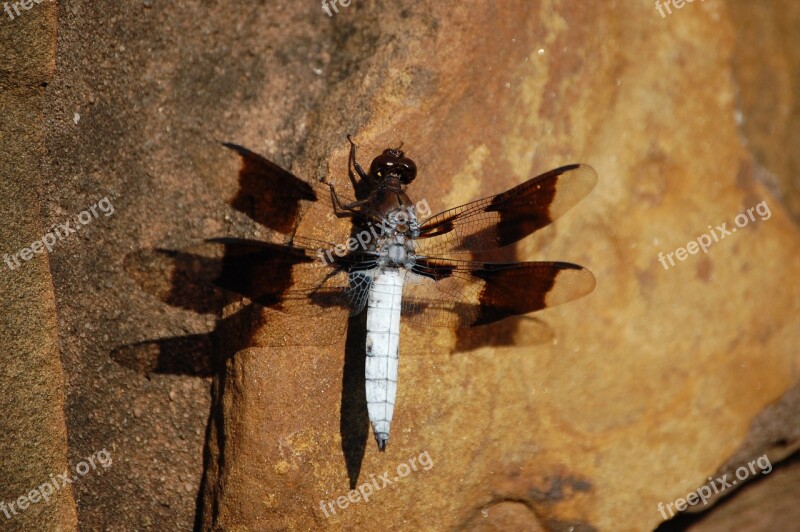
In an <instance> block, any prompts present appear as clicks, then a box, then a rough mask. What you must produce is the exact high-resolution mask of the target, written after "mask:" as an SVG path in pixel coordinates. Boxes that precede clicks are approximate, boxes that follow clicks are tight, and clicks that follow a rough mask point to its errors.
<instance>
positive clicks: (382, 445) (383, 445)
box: [375, 434, 389, 452]
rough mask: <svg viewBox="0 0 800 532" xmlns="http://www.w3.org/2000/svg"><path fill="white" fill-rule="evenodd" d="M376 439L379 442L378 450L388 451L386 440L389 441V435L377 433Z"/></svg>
mask: <svg viewBox="0 0 800 532" xmlns="http://www.w3.org/2000/svg"><path fill="white" fill-rule="evenodd" d="M375 441H377V442H378V450H379V451H380V452H385V451H386V442H388V441H389V436H387V435H384V434H381V435H380V436H379V435H377V434H376V435H375Z"/></svg>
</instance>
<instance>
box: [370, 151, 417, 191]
mask: <svg viewBox="0 0 800 532" xmlns="http://www.w3.org/2000/svg"><path fill="white" fill-rule="evenodd" d="M369 173H370V175H371V176H373V177H375V178H377V179H379V180H385V179H387V178H392V177H393V178H395V179H399V180H400V183H401V184H403V185H408V184H409V183H411V182H412V181H414V178H415V177H417V165H416V164H414V161H412V160H411V159H409V158H408V157H406V156H405V153H403V152H402V151H400V150H399V149H392V148H389V149H387V150H383V153H382V154H380V155H378V156H377V157H375V159H374V160H373V161H372V164H371V165H370V167H369Z"/></svg>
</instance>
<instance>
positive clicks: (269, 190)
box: [207, 136, 597, 451]
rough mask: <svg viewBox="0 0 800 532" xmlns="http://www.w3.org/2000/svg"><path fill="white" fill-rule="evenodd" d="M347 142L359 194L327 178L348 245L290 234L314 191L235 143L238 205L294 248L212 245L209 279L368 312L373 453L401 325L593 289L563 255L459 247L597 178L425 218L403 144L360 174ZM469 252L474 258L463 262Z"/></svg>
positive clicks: (457, 321)
mask: <svg viewBox="0 0 800 532" xmlns="http://www.w3.org/2000/svg"><path fill="white" fill-rule="evenodd" d="M347 138H348V140H349V141H350V153H349V161H348V177H349V179H350V182H351V185H352V187H353V189H354V191H355V195H356V198H355V199H350V198H345V197H344V195H342V194H340V191H338V190H337V188H336V187H335V186H334V184H333V183H330V182H328V181H327V180H325V181H324V184H327V185H328V188H327V192H328V193H329V195H330V201H331V203H332V206H333V213H334V214H335V216H336V217H338V218H343V219H349V221H350V225H351V226H352V230H351V236H350V238H349V239H348V240H347V243H346V244H344V243H341V242H340V243H338V244H333V243H327V242H321V241H318V240H314V239H311V238H307V237H302V236H300V235H298V234H297V233H296V230H297V223H296V220H297V218H298V214H299V212H300V206H301V204H303V203H306V202H310V203H313V202H315V201H317V200H318V199H320V197H321V193H320V192H319V191H318V190H317V189H315V187H312V186H311V185H309V184H308V183H306V182H305V181H303V180H301V179H299V178H297V177H295V176H293V175H292V174H290V173H289V172H287V171H285V170H283V169H281V168H280V167H279V166H277V165H275V164H274V163H272V162H270V161H268V160H266V159H264V158H263V157H261V156H260V155H257V154H255V153H253V152H251V151H249V150H247V149H245V148H243V147H241V146H237V145H235V144H225V146H227V147H228V148H230V149H232V150H235V151H236V152H237V153H239V155H240V156H241V158H242V161H243V166H242V168H241V170H240V174H239V179H240V193H239V195H238V196H237V197H236V198H235V199H234V200H233V205H234V207H236V208H237V209H239V210H240V211H242V212H245V213H247V214H248V215H249V216H251V217H252V218H253V219H254V220H256V221H258V222H260V223H262V224H263V225H266V226H268V227H270V228H272V229H275V230H277V231H279V232H282V233H286V234H291V235H292V236H291V240H290V242H289V244H287V245H284V244H273V243H267V242H262V241H256V240H247V239H238V238H215V239H210V240H208V241H207V242H209V243H212V244H216V245H221V246H223V247H224V259H223V263H222V266H221V268H220V269H219V270H217V271H215V272H214V275H213V278H212V279H210V280H211V282H212V283H213V284H214V285H216V286H218V287H220V288H222V289H225V290H228V291H231V292H234V293H236V294H239V295H241V296H244V297H246V298H248V299H250V300H251V301H253V302H255V303H258V304H260V305H263V306H266V307H270V308H275V309H280V310H283V311H286V312H307V311H308V310H309V309H326V308H330V307H339V308H347V309H348V310H349V313H350V314H351V315H356V314H359V313H361V312H363V311H366V313H367V315H366V338H365V343H364V346H365V355H366V363H365V386H366V401H367V411H368V414H369V419H370V423H371V425H372V429H373V433H374V436H375V439H376V442H377V445H378V448H379V450H380V451H384V450H385V449H386V445H387V442H388V440H389V434H390V427H391V422H392V417H393V412H394V408H395V401H396V397H397V385H398V352H399V345H400V321H401V319H405V320H408V321H411V322H416V323H421V324H424V325H430V326H439V327H450V328H463V327H475V326H479V325H484V324H489V323H493V322H496V321H498V320H502V319H504V318H507V317H509V316H517V315H523V314H527V313H529V312H534V311H537V310H541V309H544V308H550V307H553V306H556V305H560V304H562V303H566V302H568V301H572V300H574V299H577V298H580V297H582V296H585V295H587V294H589V293H590V292H591V291H592V290H594V287H595V278H594V276H593V275H592V273H591V272H590V271H589V270H587V269H585V268H583V267H581V266H578V265H576V264H571V263H568V262H485V261H470V260H463V259H462V258H459V257H463V256H464V255H466V254H470V253H484V252H491V251H494V250H498V249H501V248H504V247H505V246H508V245H510V244H513V243H514V242H517V241H518V240H520V239H521V238H523V237H525V236H528V235H530V234H531V233H533V232H535V231H537V230H538V229H540V228H542V227H545V226H546V225H548V224H549V223H551V222H552V221H553V220H555V219H556V218H558V217H559V216H561V215H562V214H563V213H564V212H566V211H567V210H568V209H570V208H571V207H572V206H573V205H575V204H576V203H577V202H578V201H579V200H580V199H582V198H583V197H585V196H586V195H587V194H588V193H589V192H590V191H591V190H592V188H593V187H594V186H595V184H596V183H597V174H596V173H595V171H594V170H593V169H592V168H591V167H589V166H586V165H579V164H573V165H569V166H563V167H561V168H557V169H555V170H551V171H549V172H547V173H544V174H542V175H539V176H537V177H534V178H532V179H529V180H528V181H525V182H524V183H522V184H520V185H517V186H516V187H514V188H512V189H510V190H507V191H506V192H503V193H501V194H497V195H495V196H490V197H487V198H484V199H480V200H477V201H473V202H470V203H467V204H465V205H461V206H458V207H455V208H452V209H449V210H446V211H443V212H440V213H438V214H434V215H432V216H430V211H429V210H428V211H427V212H426V213H424V214H425V216H424V217H422V216H420V214H421V213H419V212H418V211H419V210H420V209H419V208H418V206H419V204H414V203H413V202H412V201H411V200H410V198H409V196H408V195H407V194H406V190H407V188H408V187H409V186H410V185H411V184H412V182H413V181H414V180H415V178H416V177H417V167H416V164H415V163H414V162H413V161H412V160H411V159H409V158H408V157H407V156H406V154H405V153H404V152H403V151H402V150H401V149H399V148H397V149H392V148H390V149H386V150H384V151H383V153H381V154H380V155H378V156H377V157H375V158H374V160H373V161H372V164H371V165H370V167H369V171H365V170H364V169H363V168H362V167H361V165H360V164H359V163H358V162H357V160H356V145H355V143H354V142H353V141H352V139H350V137H349V136H348V137H347ZM467 258H469V257H467Z"/></svg>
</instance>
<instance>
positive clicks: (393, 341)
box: [366, 269, 405, 451]
mask: <svg viewBox="0 0 800 532" xmlns="http://www.w3.org/2000/svg"><path fill="white" fill-rule="evenodd" d="M404 273H405V272H401V271H400V270H391V269H390V270H386V271H383V272H381V273H378V274H377V275H376V276H375V278H374V279H373V281H372V286H371V288H370V290H369V297H368V299H367V361H366V387H367V411H368V412H369V420H370V422H371V423H372V430H373V432H374V433H375V439H376V440H377V441H378V448H379V449H380V450H381V451H383V450H384V449H385V448H386V441H387V440H388V439H389V425H390V424H391V422H392V412H393V411H394V403H395V398H396V397H397V351H398V346H399V343H400V302H401V300H402V296H403V276H404Z"/></svg>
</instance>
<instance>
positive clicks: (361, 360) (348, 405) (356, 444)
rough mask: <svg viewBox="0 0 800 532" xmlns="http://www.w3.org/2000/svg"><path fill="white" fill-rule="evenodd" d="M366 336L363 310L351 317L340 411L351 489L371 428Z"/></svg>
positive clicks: (356, 478)
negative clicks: (368, 401)
mask: <svg viewBox="0 0 800 532" xmlns="http://www.w3.org/2000/svg"><path fill="white" fill-rule="evenodd" d="M366 337H367V319H366V312H362V313H360V314H358V315H357V316H353V317H351V318H350V320H349V321H348V324H347V340H346V341H345V357H344V368H343V371H342V402H341V408H340V413H339V432H340V434H341V438H342V453H343V454H344V459H345V464H346V466H347V476H348V478H349V480H350V489H351V490H352V489H355V488H356V485H357V483H358V477H359V475H360V473H361V464H362V462H363V460H364V453H365V452H366V448H367V441H368V439H369V430H370V425H369V413H368V412H367V395H366V382H365V377H364V375H365V374H364V370H365V367H364V366H365V364H366V356H365V354H364V345H365V342H366Z"/></svg>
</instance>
